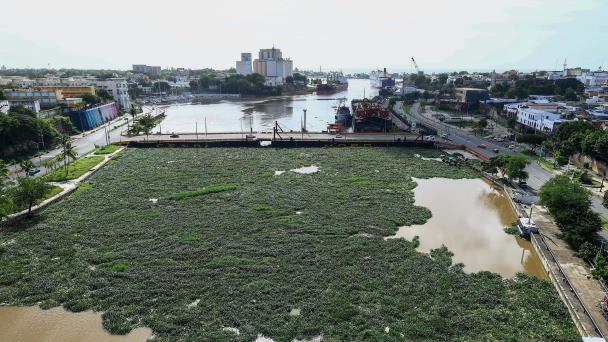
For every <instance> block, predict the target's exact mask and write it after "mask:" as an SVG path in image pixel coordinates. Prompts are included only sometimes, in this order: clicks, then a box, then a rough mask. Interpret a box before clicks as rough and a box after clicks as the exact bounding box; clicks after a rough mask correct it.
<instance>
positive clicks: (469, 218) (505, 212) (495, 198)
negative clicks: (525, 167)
mask: <svg viewBox="0 0 608 342" xmlns="http://www.w3.org/2000/svg"><path fill="white" fill-rule="evenodd" d="M415 181H416V183H418V186H417V187H416V188H415V189H414V195H415V200H416V205H418V206H423V207H426V208H428V209H430V210H431V212H432V214H433V217H431V218H430V219H429V220H428V221H427V222H426V223H425V224H423V225H415V226H405V227H401V228H399V231H398V232H397V234H396V235H395V236H394V237H403V238H406V239H408V240H411V239H412V238H413V237H414V236H415V235H418V236H419V237H420V247H419V250H421V251H424V252H428V251H430V250H431V249H434V248H438V247H441V245H442V244H444V245H445V246H446V247H447V248H448V249H449V250H450V251H451V252H452V253H454V257H453V261H454V263H457V262H462V263H463V264H464V265H465V271H467V272H477V271H492V272H496V273H499V274H501V275H502V276H504V277H512V276H514V275H515V273H517V272H525V273H527V274H530V275H533V276H536V277H538V278H541V279H545V278H546V273H545V270H544V268H543V266H542V264H541V261H540V259H539V258H538V255H537V254H536V251H534V248H533V247H532V244H531V243H530V242H529V241H526V240H523V239H521V238H519V237H515V236H513V235H508V234H506V233H505V232H504V231H503V228H504V227H506V226H509V225H511V223H512V222H513V221H515V220H517V215H516V213H515V211H514V210H513V208H512V207H511V203H510V202H509V199H508V197H507V195H506V194H505V193H504V192H503V191H501V190H498V189H497V188H495V187H493V186H492V185H491V183H489V182H487V181H486V180H482V179H457V180H454V179H446V178H432V179H415Z"/></svg>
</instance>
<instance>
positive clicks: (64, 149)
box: [61, 136, 78, 176]
mask: <svg viewBox="0 0 608 342" xmlns="http://www.w3.org/2000/svg"><path fill="white" fill-rule="evenodd" d="M61 156H62V158H63V166H64V168H65V175H66V176H67V175H68V165H69V163H68V161H69V160H70V159H76V157H77V156H78V153H77V152H76V148H74V146H72V142H71V141H70V139H69V138H68V137H67V136H64V137H63V139H62V140H61Z"/></svg>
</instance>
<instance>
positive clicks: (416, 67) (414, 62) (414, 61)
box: [412, 57, 424, 75]
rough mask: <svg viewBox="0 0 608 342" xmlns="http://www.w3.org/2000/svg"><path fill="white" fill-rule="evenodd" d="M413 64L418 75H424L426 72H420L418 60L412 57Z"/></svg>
mask: <svg viewBox="0 0 608 342" xmlns="http://www.w3.org/2000/svg"><path fill="white" fill-rule="evenodd" d="M412 64H414V69H416V72H417V73H418V75H422V74H424V72H422V71H421V70H420V68H419V67H418V64H417V63H416V60H415V59H414V57H412Z"/></svg>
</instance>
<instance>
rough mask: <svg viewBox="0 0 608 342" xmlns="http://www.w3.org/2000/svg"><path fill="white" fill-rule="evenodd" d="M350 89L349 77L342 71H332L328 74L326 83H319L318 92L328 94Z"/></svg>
mask: <svg viewBox="0 0 608 342" xmlns="http://www.w3.org/2000/svg"><path fill="white" fill-rule="evenodd" d="M347 89H348V78H346V76H344V75H342V73H341V72H340V73H330V74H329V75H328V76H327V82H326V83H318V84H317V94H320V95H328V94H334V93H338V92H341V91H346V90H347Z"/></svg>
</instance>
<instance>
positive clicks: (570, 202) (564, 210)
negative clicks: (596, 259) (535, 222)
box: [538, 175, 602, 250]
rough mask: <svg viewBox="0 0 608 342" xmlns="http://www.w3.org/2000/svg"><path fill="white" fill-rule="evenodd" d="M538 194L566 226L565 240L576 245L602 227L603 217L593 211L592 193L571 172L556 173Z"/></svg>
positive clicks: (554, 215) (550, 210) (577, 246)
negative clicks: (571, 176) (574, 180)
mask: <svg viewBox="0 0 608 342" xmlns="http://www.w3.org/2000/svg"><path fill="white" fill-rule="evenodd" d="M538 195H539V197H540V201H541V203H542V204H543V205H544V206H546V207H547V208H548V209H549V212H550V213H551V215H553V217H555V220H556V221H557V223H558V224H559V226H560V228H561V229H562V232H563V237H564V240H565V241H567V242H568V243H569V244H570V245H571V246H573V247H574V248H575V249H577V250H578V248H579V247H580V246H581V245H582V244H583V243H584V242H585V241H591V240H592V238H593V236H594V235H595V233H596V232H597V231H599V230H601V229H602V222H601V220H600V217H599V216H598V215H597V214H596V213H594V212H593V211H591V199H590V196H591V195H590V194H589V192H588V191H587V190H586V189H585V188H583V187H582V186H581V185H579V184H578V183H575V182H572V181H571V180H570V178H568V177H567V176H564V175H560V176H555V177H553V178H552V179H550V180H549V181H548V182H546V183H545V184H544V185H543V186H542V187H541V188H540V191H539V193H538Z"/></svg>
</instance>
